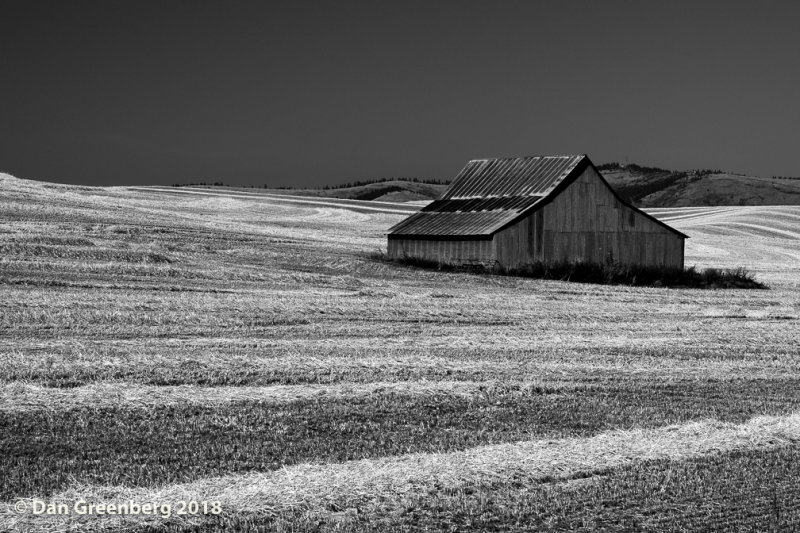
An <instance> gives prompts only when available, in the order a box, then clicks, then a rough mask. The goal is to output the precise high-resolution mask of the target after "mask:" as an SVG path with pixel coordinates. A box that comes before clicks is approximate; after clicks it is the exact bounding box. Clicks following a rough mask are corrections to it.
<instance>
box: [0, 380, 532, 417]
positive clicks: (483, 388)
mask: <svg viewBox="0 0 800 533" xmlns="http://www.w3.org/2000/svg"><path fill="white" fill-rule="evenodd" d="M531 387H532V386H531V385H525V384H523V385H522V387H520V386H517V387H516V390H517V391H521V392H522V393H524V391H525V390H526V389H530V388H531ZM495 390H496V387H492V386H491V385H488V386H487V384H486V383H477V382H469V381H412V382H377V383H343V384H337V385H273V386H269V387H248V386H240V387H225V386H223V387H199V386H196V385H178V386H169V385H164V386H154V385H139V384H134V383H124V382H123V383H120V382H107V383H95V384H92V385H84V386H79V387H74V388H50V387H42V386H41V385H35V384H32V383H24V382H20V381H14V382H11V383H5V384H3V383H0V412H6V413H25V412H35V411H65V410H71V409H86V408H91V409H152V408H159V407H166V406H170V405H185V406H193V405H197V406H205V407H208V406H215V405H223V404H231V403H237V402H239V403H244V402H250V403H254V402H259V403H274V404H283V403H290V402H298V401H309V400H313V401H328V400H337V399H338V400H341V399H350V400H356V399H359V398H364V397H369V396H370V395H373V394H383V395H391V394H402V395H418V396H426V397H430V398H436V399H437V400H438V401H448V396H460V397H464V398H472V397H475V396H477V395H481V394H483V395H486V394H493V393H495Z"/></svg>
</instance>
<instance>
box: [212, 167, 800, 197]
mask: <svg viewBox="0 0 800 533" xmlns="http://www.w3.org/2000/svg"><path fill="white" fill-rule="evenodd" d="M598 168H599V169H600V171H601V173H602V174H603V176H604V177H605V178H606V180H607V181H608V182H609V184H611V186H612V187H614V189H615V190H616V191H617V192H618V193H619V194H620V195H621V196H622V197H623V198H625V199H626V200H628V201H630V202H631V203H633V204H634V205H637V206H639V207H694V206H697V207H702V206H714V205H741V206H747V205H800V179H789V178H760V177H756V176H746V175H744V174H735V173H732V172H723V171H718V170H717V171H711V170H691V171H686V172H683V171H674V170H666V169H661V168H654V167H643V166H639V165H635V164H630V165H620V164H618V163H609V164H605V165H600V166H599V167H598ZM447 187H448V185H445V184H435V183H420V182H415V181H409V180H403V179H396V180H386V181H377V182H374V183H366V184H358V185H353V186H350V187H336V188H330V189H241V190H244V191H248V192H254V193H255V192H261V191H263V192H265V193H267V194H289V195H299V196H314V197H322V198H343V199H351V200H374V201H379V202H419V201H427V200H434V199H436V198H438V197H439V196H440V195H441V194H442V193H443V192H444V191H445V190H446V189H447ZM225 189H231V190H236V188H228V187H226V188H225Z"/></svg>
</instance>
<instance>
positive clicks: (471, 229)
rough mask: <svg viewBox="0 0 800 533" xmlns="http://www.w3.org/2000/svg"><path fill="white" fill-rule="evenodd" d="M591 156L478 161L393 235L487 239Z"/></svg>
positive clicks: (406, 220)
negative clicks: (477, 237) (485, 237)
mask: <svg viewBox="0 0 800 533" xmlns="http://www.w3.org/2000/svg"><path fill="white" fill-rule="evenodd" d="M584 157H585V156H582V155H566V156H536V157H519V158H509V159H475V160H473V161H470V162H469V163H467V166H466V167H464V169H463V170H462V171H461V172H460V173H459V174H458V176H456V179H455V180H454V181H453V185H452V186H451V187H450V188H449V189H448V190H447V192H445V194H444V195H443V196H442V198H441V199H440V200H436V201H435V202H432V203H430V204H428V205H427V206H426V207H425V208H423V209H422V211H420V212H419V213H417V214H416V215H412V216H410V217H409V218H407V219H405V220H403V221H402V222H400V223H399V224H397V225H395V226H394V227H392V228H391V229H390V230H389V234H390V235H393V236H403V235H407V236H412V235H414V236H420V235H429V236H437V237H442V236H454V237H455V236H469V235H474V236H481V235H483V236H486V235H491V234H492V233H494V232H495V231H497V230H498V229H500V228H502V227H503V226H504V225H506V224H508V223H510V222H512V221H513V220H514V219H515V218H517V217H518V216H519V215H520V214H521V213H523V212H524V211H526V210H528V209H529V208H531V207H533V206H534V205H535V204H536V203H538V202H540V201H541V200H543V199H544V198H545V197H546V196H547V195H548V194H549V193H551V192H552V191H553V189H555V187H556V186H558V184H559V183H561V182H562V181H563V180H564V179H565V178H566V177H567V176H569V174H570V173H571V172H572V171H573V170H574V169H575V167H577V165H578V163H580V162H581V160H582V159H583V158H584Z"/></svg>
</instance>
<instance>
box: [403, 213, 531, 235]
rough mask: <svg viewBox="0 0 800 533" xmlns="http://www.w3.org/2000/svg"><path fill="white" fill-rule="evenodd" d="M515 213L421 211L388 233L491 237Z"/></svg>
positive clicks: (515, 214) (513, 216) (510, 219)
mask: <svg viewBox="0 0 800 533" xmlns="http://www.w3.org/2000/svg"><path fill="white" fill-rule="evenodd" d="M517 215H518V212H517V211H507V210H498V211H470V212H461V211H455V212H453V211H450V212H442V213H439V212H431V211H420V212H419V213H417V214H416V215H411V216H410V217H408V218H407V219H405V220H404V221H402V222H400V223H399V224H397V225H396V226H394V227H393V228H392V229H391V230H390V234H392V235H395V236H399V235H408V236H411V235H425V236H437V237H442V236H453V237H462V236H468V235H474V236H478V235H491V234H492V233H494V232H495V231H497V230H498V229H500V228H502V227H503V226H504V225H505V224H507V223H508V222H511V221H512V220H514V218H515V217H516V216H517Z"/></svg>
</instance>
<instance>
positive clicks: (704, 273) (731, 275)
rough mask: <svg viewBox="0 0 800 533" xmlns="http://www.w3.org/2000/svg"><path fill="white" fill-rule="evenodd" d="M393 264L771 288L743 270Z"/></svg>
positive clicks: (608, 281) (584, 279) (609, 281)
mask: <svg viewBox="0 0 800 533" xmlns="http://www.w3.org/2000/svg"><path fill="white" fill-rule="evenodd" d="M370 257H371V258H372V259H374V260H379V261H388V260H389V259H387V257H386V256H385V255H384V254H383V253H382V252H381V253H378V254H371V255H370ZM392 262H395V263H399V264H402V265H407V266H412V267H418V268H427V269H436V270H445V271H449V272H469V273H475V274H494V275H502V276H518V277H526V278H534V279H549V280H558V281H573V282H579V283H598V284H603V285H631V286H651V287H680V288H699V289H766V288H768V287H767V286H766V285H765V284H764V283H761V282H759V281H756V279H755V276H754V274H753V273H752V272H750V271H749V270H748V269H746V268H744V267H742V266H738V267H736V268H724V269H720V268H705V269H702V270H698V269H697V268H696V267H694V266H692V267H689V268H666V267H663V268H661V267H644V266H635V265H622V264H619V263H614V262H610V263H591V262H585V261H570V262H556V263H543V262H537V263H534V264H532V265H528V266H526V267H524V268H506V267H503V266H500V265H494V266H484V265H458V264H451V263H443V262H440V261H431V260H425V259H419V258H414V257H402V258H397V259H393V260H392Z"/></svg>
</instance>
